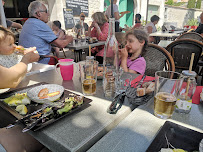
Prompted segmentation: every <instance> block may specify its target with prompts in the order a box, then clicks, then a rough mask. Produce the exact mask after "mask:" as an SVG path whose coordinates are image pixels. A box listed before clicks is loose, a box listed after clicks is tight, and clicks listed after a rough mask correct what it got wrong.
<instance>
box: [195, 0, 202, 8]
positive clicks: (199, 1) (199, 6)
mask: <svg viewBox="0 0 203 152" xmlns="http://www.w3.org/2000/svg"><path fill="white" fill-rule="evenodd" d="M201 2H202V0H197V3H196V8H199V9H200V8H201Z"/></svg>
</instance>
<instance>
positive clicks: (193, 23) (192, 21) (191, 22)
mask: <svg viewBox="0 0 203 152" xmlns="http://www.w3.org/2000/svg"><path fill="white" fill-rule="evenodd" d="M198 25H199V23H198V20H197V19H190V20H188V22H187V25H185V26H184V27H186V28H192V29H194V30H195V29H196V28H197V27H198Z"/></svg>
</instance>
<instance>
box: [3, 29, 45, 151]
mask: <svg viewBox="0 0 203 152" xmlns="http://www.w3.org/2000/svg"><path fill="white" fill-rule="evenodd" d="M14 49H15V46H14V36H13V34H12V32H11V31H9V30H8V29H6V28H4V27H0V54H10V53H12V52H13V51H14ZM34 51H36V48H30V49H29V51H28V50H27V51H26V53H25V55H24V56H23V58H22V60H21V61H20V62H19V63H17V64H16V65H13V66H12V67H10V68H6V67H3V66H1V65H0V79H1V81H0V89H4V88H15V87H16V86H17V85H18V84H19V83H20V82H21V80H22V79H23V78H24V76H25V74H26V73H27V66H28V64H29V63H32V62H36V61H38V60H39V54H38V53H34ZM0 62H1V61H0ZM2 119H3V118H2ZM43 148H44V146H43V145H42V144H40V143H39V142H38V141H37V140H35V139H34V138H33V137H32V136H30V135H29V134H27V133H22V128H21V127H20V126H16V127H14V128H11V129H6V128H2V129H0V151H1V152H4V151H7V152H13V151H16V152H17V151H27V152H28V151H30V152H31V151H40V150H41V149H43Z"/></svg>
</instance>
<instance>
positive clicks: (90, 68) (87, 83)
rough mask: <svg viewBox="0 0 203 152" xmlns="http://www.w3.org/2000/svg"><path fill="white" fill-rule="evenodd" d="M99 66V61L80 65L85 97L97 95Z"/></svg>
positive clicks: (83, 62)
mask: <svg viewBox="0 0 203 152" xmlns="http://www.w3.org/2000/svg"><path fill="white" fill-rule="evenodd" d="M98 64H99V62H98V61H94V62H93V63H91V62H86V61H82V62H80V63H79V67H80V77H81V83H82V92H83V94H84V95H94V94H96V83H97V71H98Z"/></svg>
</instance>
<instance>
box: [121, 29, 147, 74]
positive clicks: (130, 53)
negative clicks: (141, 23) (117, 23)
mask: <svg viewBox="0 0 203 152" xmlns="http://www.w3.org/2000/svg"><path fill="white" fill-rule="evenodd" d="M125 39H126V45H125V48H123V49H120V50H119V56H120V67H122V69H123V70H124V72H130V73H138V74H142V75H143V74H144V73H145V69H146V61H145V59H144V57H142V56H143V55H144V53H145V51H146V50H145V49H146V47H147V44H148V34H147V33H146V32H145V31H144V30H140V29H135V30H130V31H128V32H127V33H126V36H125Z"/></svg>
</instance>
